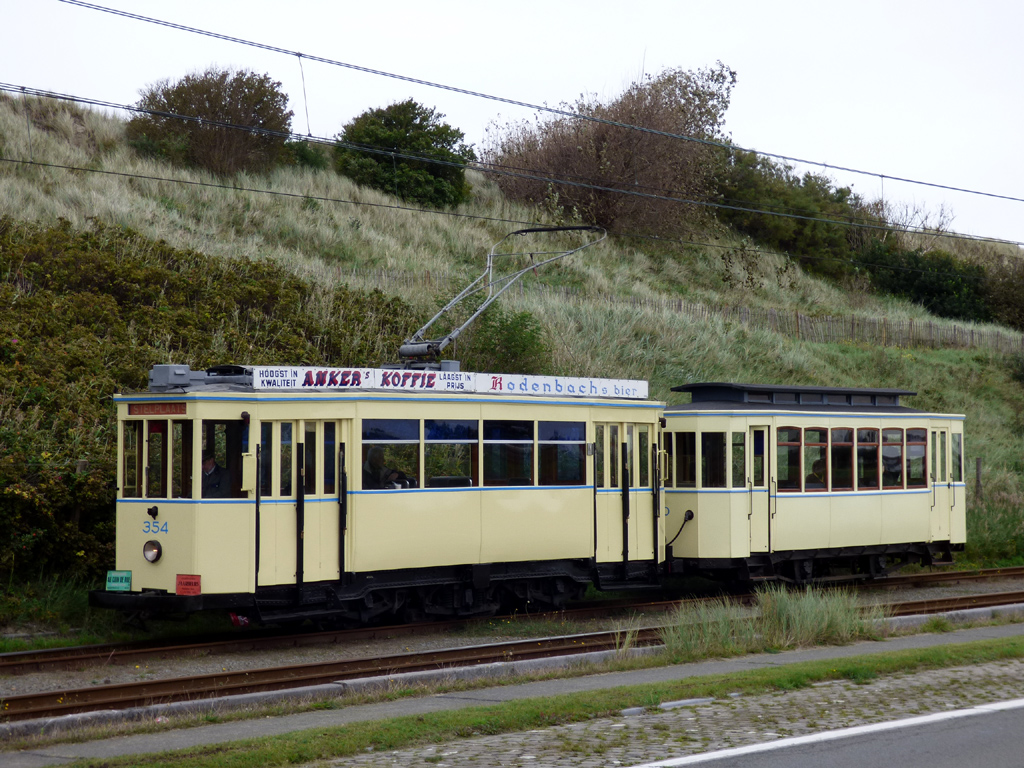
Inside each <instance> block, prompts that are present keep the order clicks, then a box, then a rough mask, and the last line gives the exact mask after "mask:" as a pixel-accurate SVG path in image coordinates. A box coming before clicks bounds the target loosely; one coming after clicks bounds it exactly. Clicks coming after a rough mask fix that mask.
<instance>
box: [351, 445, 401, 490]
mask: <svg viewBox="0 0 1024 768" xmlns="http://www.w3.org/2000/svg"><path fill="white" fill-rule="evenodd" d="M411 485H412V483H411V482H410V480H409V477H408V475H406V474H405V473H404V472H402V471H401V470H398V469H392V468H391V467H388V466H385V464H384V449H383V448H381V447H380V446H379V445H375V446H373V447H372V448H370V450H369V452H368V453H367V454H366V461H365V462H364V463H363V489H364V490H379V489H382V488H409V487H411Z"/></svg>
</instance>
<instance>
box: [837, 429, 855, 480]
mask: <svg viewBox="0 0 1024 768" xmlns="http://www.w3.org/2000/svg"><path fill="white" fill-rule="evenodd" d="M832 490H834V491H835V490H841V491H852V490H853V430H852V429H849V428H847V427H838V428H836V429H833V430H832Z"/></svg>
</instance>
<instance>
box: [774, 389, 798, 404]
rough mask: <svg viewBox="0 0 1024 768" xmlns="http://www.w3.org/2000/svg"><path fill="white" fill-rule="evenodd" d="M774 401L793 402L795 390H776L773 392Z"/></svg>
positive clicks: (794, 400)
mask: <svg viewBox="0 0 1024 768" xmlns="http://www.w3.org/2000/svg"><path fill="white" fill-rule="evenodd" d="M775 402H776V403H795V402H796V392H776V393H775Z"/></svg>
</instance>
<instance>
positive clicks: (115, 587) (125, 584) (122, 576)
mask: <svg viewBox="0 0 1024 768" xmlns="http://www.w3.org/2000/svg"><path fill="white" fill-rule="evenodd" d="M131 591H132V572H131V571H107V592H131Z"/></svg>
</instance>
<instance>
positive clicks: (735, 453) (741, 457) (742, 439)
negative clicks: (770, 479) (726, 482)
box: [732, 432, 747, 488]
mask: <svg viewBox="0 0 1024 768" xmlns="http://www.w3.org/2000/svg"><path fill="white" fill-rule="evenodd" d="M746 485H747V433H746V432H733V433H732V487H733V488H744V487H746Z"/></svg>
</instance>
